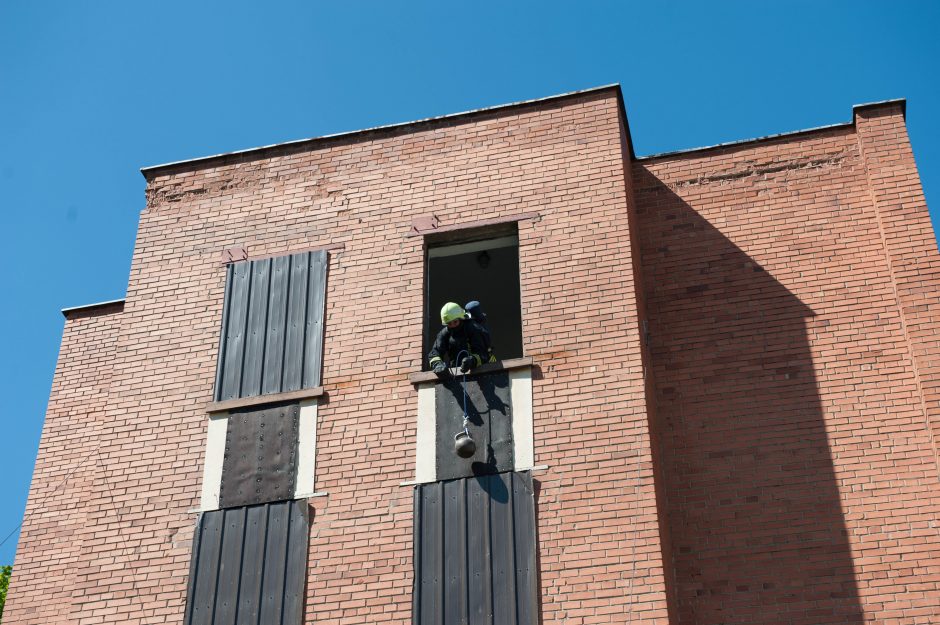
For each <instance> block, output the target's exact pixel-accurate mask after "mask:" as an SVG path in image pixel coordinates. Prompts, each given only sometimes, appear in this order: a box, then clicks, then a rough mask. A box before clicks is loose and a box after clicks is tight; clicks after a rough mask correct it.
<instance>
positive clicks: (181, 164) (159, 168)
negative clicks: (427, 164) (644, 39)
mask: <svg viewBox="0 0 940 625" xmlns="http://www.w3.org/2000/svg"><path fill="white" fill-rule="evenodd" d="M608 90H616V93H617V98H618V100H619V102H620V107H621V109H623V94H622V91H621V88H620V83H617V82H615V83H610V84H606V85H600V86H598V87H591V88H588V89H580V90H577V91H568V92H566V93H559V94H556V95H551V96H546V97H544V98H535V99H532V100H519V101H517V102H509V103H506V104H497V105H495V106H487V107H483V108H478V109H470V110H467V111H461V112H459V113H448V114H447V115H438V116H435V117H425V118H422V119H416V120H412V121H407V122H399V123H396V124H386V125H382V126H372V127H369V128H362V129H360V130H350V131H346V132H338V133H333V134H328V135H322V136H319V137H309V138H306V139H295V140H292V141H284V142H282V143H272V144H269V145H262V146H258V147H254V148H247V149H244V150H235V151H233V152H222V153H219V154H212V155H209V156H199V157H196V158H190V159H184V160H180V161H171V162H169V163H162V164H159V165H150V166H148V167H141V168H140V173H141V174H143V176H144V178H146V179H147V180H148V181H149V180H150V179H151V178H153V177H155V176H157V175H159V174H160V173H162V172H163V171H166V170H168V169H180V168H185V167H187V166H190V167H192V168H197V167H202V166H204V165H205V164H207V163H209V162H212V161H215V160H221V159H225V158H232V157H238V156H246V155H252V154H261V153H264V152H266V151H270V150H275V149H278V148H285V147H301V146H304V145H310V146H314V145H316V144H317V143H320V142H326V141H330V140H336V139H352V138H357V137H359V136H365V135H369V134H372V133H378V132H388V131H395V130H398V131H404V130H407V129H409V128H410V127H415V128H417V127H419V126H422V125H426V124H431V123H434V122H449V121H460V120H463V119H465V118H469V117H475V116H477V115H483V114H487V113H494V112H501V111H504V110H509V109H514V108H521V107H525V106H531V105H534V104H543V103H546V102H555V101H559V100H564V99H568V98H574V97H578V96H583V95H588V94H595V93H600V92H603V91H608ZM630 143H631V146H632V141H631V142H630ZM631 149H632V148H631Z"/></svg>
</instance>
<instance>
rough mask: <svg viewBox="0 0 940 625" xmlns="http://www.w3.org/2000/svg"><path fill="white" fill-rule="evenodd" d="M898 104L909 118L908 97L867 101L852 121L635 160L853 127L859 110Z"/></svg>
mask: <svg viewBox="0 0 940 625" xmlns="http://www.w3.org/2000/svg"><path fill="white" fill-rule="evenodd" d="M897 104H900V105H901V114H902V115H903V116H904V118H905V119H907V99H905V98H895V99H892V100H881V101H878V102H866V103H864V104H854V105H852V121H850V122H840V123H837V124H827V125H825V126H815V127H813V128H804V129H802V130H791V131H788V132H778V133H775V134H772V135H763V136H761V137H754V138H753V139H738V140H736V141H726V142H724V143H715V144H714V145H704V146H701V147H697V148H685V149H683V150H671V151H669V152H657V153H656V154H646V155H644V156H638V157H636V158H635V159H634V160H637V161H646V160H652V159H656V158H666V157H669V156H680V155H683V154H691V153H693V152H705V151H708V150H720V149H721V148H729V147H738V146H744V145H748V144H751V143H761V142H764V141H772V140H774V139H783V138H789V137H793V136H796V135H803V134H811V133H814V132H821V131H825V130H835V129H839V128H853V127H854V126H855V117H856V116H857V115H858V112H859V111H860V110H864V109H873V108H881V107H888V106H895V105H897Z"/></svg>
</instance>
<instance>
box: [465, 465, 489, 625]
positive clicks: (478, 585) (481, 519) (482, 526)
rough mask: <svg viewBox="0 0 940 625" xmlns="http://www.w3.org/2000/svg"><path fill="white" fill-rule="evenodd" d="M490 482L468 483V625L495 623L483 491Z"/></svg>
mask: <svg viewBox="0 0 940 625" xmlns="http://www.w3.org/2000/svg"><path fill="white" fill-rule="evenodd" d="M487 479H489V478H488V477H479V478H468V479H467V480H466V482H467V602H468V604H469V608H470V609H469V618H468V623H469V625H490V624H491V623H492V622H493V594H492V588H493V580H492V571H491V569H490V562H491V561H492V550H491V549H490V509H489V495H488V494H487V492H486V491H485V490H484V489H483V482H484V481H485V480H487Z"/></svg>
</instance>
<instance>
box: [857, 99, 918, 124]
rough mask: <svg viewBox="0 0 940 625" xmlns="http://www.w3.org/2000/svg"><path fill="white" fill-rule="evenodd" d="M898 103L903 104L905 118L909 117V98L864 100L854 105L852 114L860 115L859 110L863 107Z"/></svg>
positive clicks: (868, 107)
mask: <svg viewBox="0 0 940 625" xmlns="http://www.w3.org/2000/svg"><path fill="white" fill-rule="evenodd" d="M896 104H900V105H901V115H902V116H903V117H904V119H907V98H894V99H892V100H878V101H877V102H863V103H862V104H856V105H854V106H853V107H852V115H853V116H854V115H858V112H859V111H861V110H862V109H873V108H881V107H888V106H894V105H896Z"/></svg>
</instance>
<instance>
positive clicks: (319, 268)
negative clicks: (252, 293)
mask: <svg viewBox="0 0 940 625" xmlns="http://www.w3.org/2000/svg"><path fill="white" fill-rule="evenodd" d="M326 268H327V256H326V252H324V251H319V252H311V253H310V286H309V288H308V289H307V315H306V318H305V323H306V329H305V330H304V332H305V334H306V337H305V338H306V340H305V341H304V358H303V362H302V364H303V374H302V376H303V388H312V387H314V386H320V369H321V364H322V362H323V306H324V304H325V302H326Z"/></svg>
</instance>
